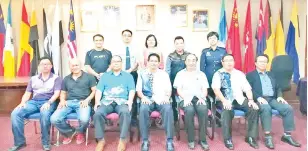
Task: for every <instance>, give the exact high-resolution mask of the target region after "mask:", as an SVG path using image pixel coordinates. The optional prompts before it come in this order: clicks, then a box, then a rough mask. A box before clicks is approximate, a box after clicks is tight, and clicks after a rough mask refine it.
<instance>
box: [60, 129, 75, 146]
mask: <svg viewBox="0 0 308 151" xmlns="http://www.w3.org/2000/svg"><path fill="white" fill-rule="evenodd" d="M75 135H76V131H75V132H74V133H73V134H72V136H71V137H67V138H64V139H63V142H62V144H64V145H66V144H69V143H71V142H72V140H73V138H74V136H75Z"/></svg>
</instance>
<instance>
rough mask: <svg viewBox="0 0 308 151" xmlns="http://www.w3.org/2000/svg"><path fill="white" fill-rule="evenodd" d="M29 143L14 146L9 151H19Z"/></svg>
mask: <svg viewBox="0 0 308 151" xmlns="http://www.w3.org/2000/svg"><path fill="white" fill-rule="evenodd" d="M26 146H27V145H26V144H21V145H18V146H13V147H11V148H10V149H9V151H18V150H20V149H22V148H24V147H26Z"/></svg>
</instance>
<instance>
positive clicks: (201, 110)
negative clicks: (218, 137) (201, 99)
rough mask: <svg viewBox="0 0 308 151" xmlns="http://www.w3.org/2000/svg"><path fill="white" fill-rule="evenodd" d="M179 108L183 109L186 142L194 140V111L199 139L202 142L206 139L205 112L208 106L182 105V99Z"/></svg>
mask: <svg viewBox="0 0 308 151" xmlns="http://www.w3.org/2000/svg"><path fill="white" fill-rule="evenodd" d="M179 105H180V108H182V109H183V110H184V113H185V115H184V122H185V129H186V132H187V139H188V142H194V141H195V124H194V117H195V113H196V114H197V116H198V123H199V140H200V141H202V142H205V141H206V137H205V136H206V128H207V120H208V119H207V118H208V116H207V112H208V108H207V105H197V104H193V105H189V106H186V107H183V105H184V101H181V102H180V104H179Z"/></svg>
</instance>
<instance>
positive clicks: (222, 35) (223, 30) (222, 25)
mask: <svg viewBox="0 0 308 151" xmlns="http://www.w3.org/2000/svg"><path fill="white" fill-rule="evenodd" d="M218 29H219V31H218V34H219V41H221V42H222V43H223V44H224V47H225V46H226V41H227V39H228V26H227V17H226V9H225V0H222V3H221V9H220V21H219V28H218Z"/></svg>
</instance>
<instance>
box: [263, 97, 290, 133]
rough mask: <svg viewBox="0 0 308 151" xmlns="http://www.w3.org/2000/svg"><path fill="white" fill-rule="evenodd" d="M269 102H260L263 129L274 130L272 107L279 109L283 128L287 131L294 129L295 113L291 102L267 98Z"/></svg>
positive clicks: (266, 130)
mask: <svg viewBox="0 0 308 151" xmlns="http://www.w3.org/2000/svg"><path fill="white" fill-rule="evenodd" d="M265 99H266V100H267V102H268V104H258V105H259V108H260V118H261V124H262V127H263V130H264V131H265V132H271V131H272V108H273V109H275V110H277V111H278V112H279V114H280V116H281V117H282V121H283V128H284V131H285V132H289V131H293V130H294V127H295V126H294V113H293V108H292V107H291V105H289V104H283V103H280V102H278V101H277V100H276V99H274V98H265Z"/></svg>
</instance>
